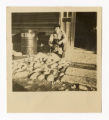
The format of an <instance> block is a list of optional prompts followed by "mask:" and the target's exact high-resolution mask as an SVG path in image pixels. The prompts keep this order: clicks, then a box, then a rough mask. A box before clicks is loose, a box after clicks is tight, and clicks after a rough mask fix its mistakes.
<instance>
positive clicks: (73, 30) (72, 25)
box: [71, 13, 76, 48]
mask: <svg viewBox="0 0 109 120" xmlns="http://www.w3.org/2000/svg"><path fill="white" fill-rule="evenodd" d="M75 25H76V13H72V18H71V47H73V48H74V41H75Z"/></svg>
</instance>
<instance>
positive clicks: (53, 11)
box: [7, 7, 101, 112]
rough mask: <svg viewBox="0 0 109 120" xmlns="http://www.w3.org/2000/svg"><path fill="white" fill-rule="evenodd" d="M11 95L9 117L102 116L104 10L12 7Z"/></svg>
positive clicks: (9, 42) (9, 30) (9, 24)
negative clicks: (11, 114)
mask: <svg viewBox="0 0 109 120" xmlns="http://www.w3.org/2000/svg"><path fill="white" fill-rule="evenodd" d="M7 90H8V91H7V95H8V97H7V98H8V101H7V102H8V103H7V105H8V112H100V111H101V8H97V7H95V8H91V7H89V8H88V7H86V8H85V7H82V8H80V7H58V8H57V7H8V8H7ZM28 105H29V106H28ZM27 106H28V108H29V109H28V108H27V109H25V108H26V107H27ZM80 106H81V107H80Z"/></svg>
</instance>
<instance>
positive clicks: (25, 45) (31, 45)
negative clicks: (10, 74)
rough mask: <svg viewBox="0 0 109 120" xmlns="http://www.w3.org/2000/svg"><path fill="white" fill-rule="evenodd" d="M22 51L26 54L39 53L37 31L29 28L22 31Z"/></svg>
mask: <svg viewBox="0 0 109 120" xmlns="http://www.w3.org/2000/svg"><path fill="white" fill-rule="evenodd" d="M21 52H22V54H25V55H33V54H36V53H37V39H36V35H35V32H33V31H32V30H30V29H29V30H27V31H25V32H22V33H21Z"/></svg>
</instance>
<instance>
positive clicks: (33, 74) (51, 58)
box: [13, 53, 70, 84]
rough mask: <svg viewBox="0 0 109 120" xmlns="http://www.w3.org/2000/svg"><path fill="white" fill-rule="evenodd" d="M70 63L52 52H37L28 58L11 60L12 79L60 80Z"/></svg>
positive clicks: (19, 80) (32, 80) (21, 80)
mask: <svg viewBox="0 0 109 120" xmlns="http://www.w3.org/2000/svg"><path fill="white" fill-rule="evenodd" d="M69 65H70V63H69V62H66V61H65V60H64V59H61V58H60V57H58V56H57V55H56V54H54V53H50V54H44V53H38V54H37V55H34V56H32V57H29V58H25V59H22V60H16V61H13V80H14V81H17V82H28V83H31V84H33V83H34V82H35V81H36V82H37V81H49V82H56V81H61V78H62V77H63V76H64V74H65V71H66V69H67V67H68V66H69Z"/></svg>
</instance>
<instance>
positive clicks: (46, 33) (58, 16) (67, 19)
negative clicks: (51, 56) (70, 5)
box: [12, 11, 97, 52]
mask: <svg viewBox="0 0 109 120" xmlns="http://www.w3.org/2000/svg"><path fill="white" fill-rule="evenodd" d="M96 21H97V14H96V13H95V12H80V13H79V12H77V13H74V12H71V11H68V12H62V13H59V12H49V13H48V12H47V13H46V12H39V13H12V37H13V38H12V41H13V49H14V50H15V51H17V52H21V44H22V42H21V41H22V38H21V33H23V32H25V31H27V30H28V29H31V30H32V31H34V32H35V34H36V43H34V44H36V46H37V47H36V51H37V52H39V51H41V52H49V46H48V40H49V37H50V35H51V34H52V33H53V32H54V26H55V25H56V24H60V25H61V29H63V30H64V31H65V33H66V36H67V43H68V46H70V47H72V48H74V47H79V48H83V49H86V50H91V51H94V52H96V42H97V40H96V39H97V38H96V26H97V22H96Z"/></svg>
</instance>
